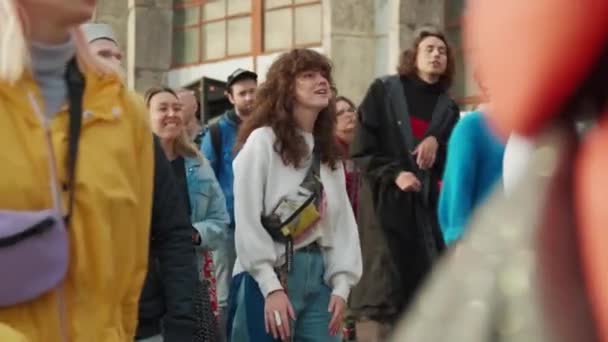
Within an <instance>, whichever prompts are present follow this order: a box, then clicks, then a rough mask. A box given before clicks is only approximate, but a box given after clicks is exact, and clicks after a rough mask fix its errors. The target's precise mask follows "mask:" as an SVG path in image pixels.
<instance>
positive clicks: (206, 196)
mask: <svg viewBox="0 0 608 342" xmlns="http://www.w3.org/2000/svg"><path fill="white" fill-rule="evenodd" d="M185 161H186V162H185V165H186V181H187V183H188V197H189V198H190V207H191V214H190V218H191V220H192V226H193V227H194V228H195V229H196V230H197V231H198V233H199V235H200V236H201V244H200V246H198V250H202V251H213V250H216V249H217V248H218V247H220V246H222V245H223V244H224V243H225V241H226V239H227V238H228V237H227V231H226V227H227V226H228V224H229V223H230V219H229V217H228V212H227V211H226V202H225V201H224V195H223V194H222V190H221V189H220V186H219V184H218V182H217V180H216V179H215V175H214V173H213V170H212V169H211V165H210V164H209V162H208V161H207V160H200V159H197V158H186V160H185ZM199 259H200V258H197V260H199ZM199 266H201V265H199Z"/></svg>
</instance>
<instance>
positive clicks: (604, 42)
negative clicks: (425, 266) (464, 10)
mask: <svg viewBox="0 0 608 342" xmlns="http://www.w3.org/2000/svg"><path fill="white" fill-rule="evenodd" d="M468 10H469V13H468V15H467V18H466V19H467V20H466V21H465V23H466V26H465V28H466V33H467V35H466V38H467V39H468V44H473V45H474V51H475V54H474V58H475V59H476V60H475V64H476V65H479V66H480V67H481V68H483V74H484V77H485V80H486V81H487V83H488V87H489V88H490V89H492V112H491V113H490V117H491V120H492V121H493V122H494V123H495V125H496V126H495V127H496V128H497V129H498V130H499V132H500V133H501V134H503V136H505V135H506V134H508V133H509V132H512V131H516V132H518V133H520V134H521V135H523V136H525V137H527V138H532V139H533V141H534V149H533V152H532V153H531V157H530V159H529V162H528V165H527V167H526V169H525V170H526V171H525V173H524V174H525V177H524V178H523V179H521V180H520V181H518V183H517V184H516V185H515V188H514V189H513V191H512V193H511V194H510V196H509V198H508V199H506V200H504V199H502V198H500V197H501V196H500V194H495V195H494V196H492V198H491V199H490V200H489V201H488V203H487V205H485V206H484V207H483V208H482V209H481V210H480V211H479V213H478V214H477V215H476V218H475V219H474V220H473V223H472V224H471V227H470V233H469V234H468V236H467V237H465V238H464V239H463V240H462V243H461V244H459V245H458V247H457V248H456V249H455V250H454V253H453V254H452V255H451V256H450V257H449V258H448V259H446V260H445V262H444V263H442V264H441V265H440V266H439V267H438V268H437V269H436V273H435V274H434V275H433V277H432V279H431V281H430V283H429V286H428V287H427V288H426V289H424V291H423V293H422V295H421V296H420V297H419V298H418V300H417V303H416V304H415V306H414V307H413V308H412V309H413V310H412V311H411V312H410V313H409V314H408V315H407V316H406V317H405V318H404V321H403V323H402V325H401V326H400V327H399V329H398V331H397V333H396V335H395V336H394V341H399V342H402V341H412V342H427V341H446V340H449V341H463V342H464V341H466V342H478V341H479V342H481V341H492V342H502V341H513V342H515V341H518V342H519V341H535V342H545V341H546V342H549V341H550V342H571V341H590V342H594V341H608V306H607V305H606V303H608V290H607V287H606V284H608V250H607V249H606V248H605V244H606V241H608V232H607V231H606V227H607V226H608V210H606V203H608V192H606V191H602V190H601V189H606V188H608V179H607V178H606V170H608V155H607V154H606V149H608V127H607V124H608V122H607V120H608V116H607V113H606V111H607V110H608V87H606V85H607V84H608V26H606V25H605V18H607V17H608V2H605V1H589V2H585V3H580V2H572V1H568V0H551V1H548V0H547V1H545V0H539V1H535V2H533V3H532V2H530V3H525V4H524V3H523V2H505V1H488V0H480V1H470V2H469V9H468ZM543 18H551V20H542V19H543ZM498 19H499V20H498ZM564 22H568V25H563V23H564ZM505 26H508V27H510V28H512V29H513V30H509V32H508V33H507V32H506V31H504V27H505ZM514 36H515V37H520V38H521V39H516V40H513V39H510V38H511V37H514ZM524 38H525V39H524ZM507 40H508V41H509V44H504V42H505V41H507ZM572 41H584V42H585V44H583V45H579V46H578V47H577V48H576V49H572V48H571V45H570V42H572ZM529 56H534V58H533V59H530V58H528V57H529ZM521 75H526V82H521ZM580 120H583V121H595V120H597V121H598V122H599V124H598V125H597V126H596V127H595V128H592V129H591V130H589V131H585V130H582V131H579V130H577V126H578V125H577V122H578V121H580ZM465 274H466V276H463V275H465ZM438 327H440V328H438Z"/></svg>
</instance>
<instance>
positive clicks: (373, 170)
mask: <svg viewBox="0 0 608 342" xmlns="http://www.w3.org/2000/svg"><path fill="white" fill-rule="evenodd" d="M453 73H454V61H453V58H452V56H451V50H450V46H449V45H448V43H447V41H446V39H445V37H444V35H443V34H442V33H441V32H439V31H438V30H436V29H434V28H430V27H429V28H424V29H421V30H419V32H418V33H417V34H416V36H415V39H414V42H413V45H412V47H411V48H410V49H408V50H406V51H405V52H404V53H403V54H402V56H401V61H400V65H399V67H398V74H397V75H392V76H387V77H382V78H379V79H376V80H374V82H373V83H372V85H371V86H370V88H369V90H368V92H367V94H366V95H365V98H364V100H363V102H362V103H361V106H360V107H359V113H358V129H357V131H356V134H355V138H354V141H353V143H352V145H351V156H352V158H353V160H354V161H355V163H357V165H358V166H359V167H360V169H361V171H362V173H363V177H364V182H366V186H368V187H369V188H370V189H371V193H372V195H371V197H372V202H373V207H374V210H373V211H371V212H372V213H373V214H375V216H376V218H375V219H376V220H377V221H378V225H379V226H380V227H381V229H382V232H383V233H384V236H385V239H384V240H385V241H386V244H387V247H388V248H387V249H388V251H389V255H390V258H391V259H392V262H393V264H394V265H391V266H394V269H395V270H396V272H395V273H396V277H395V279H393V280H392V281H391V286H394V288H392V289H384V291H383V292H384V293H393V294H394V293H397V294H398V295H397V296H393V297H392V298H387V299H386V300H385V301H384V302H385V303H383V304H382V305H386V306H387V307H388V306H390V307H392V310H390V311H396V312H402V311H403V310H405V308H406V306H407V305H408V303H409V302H410V300H411V298H412V297H413V295H414V293H415V291H416V289H417V288H418V286H419V285H420V283H421V281H422V280H423V279H424V277H425V275H426V274H427V273H428V271H429V270H430V268H431V266H432V265H433V262H434V261H435V260H436V259H437V257H438V256H439V255H440V254H441V251H442V250H443V249H444V248H445V245H444V242H443V238H442V236H441V231H440V229H439V225H438V220H437V214H436V213H437V202H438V194H439V186H440V179H441V175H442V173H443V164H444V161H445V155H446V148H447V141H448V138H449V136H450V133H451V131H452V128H453V127H454V125H455V124H456V122H457V120H458V118H459V109H458V106H457V105H456V104H455V102H454V101H453V100H452V99H450V97H449V96H448V94H447V90H448V88H449V86H450V84H451V80H452V76H453ZM362 205H363V204H362ZM368 212H370V211H368ZM361 221H362V222H364V221H365V218H361ZM370 221H372V220H370ZM360 229H365V227H360ZM367 248H372V246H370V247H367ZM367 248H366V242H365V241H362V249H363V256H364V259H365V258H374V257H375V256H374V255H372V254H373V253H370V254H368V253H366V252H365V250H366V249H367ZM364 264H365V265H372V264H377V263H372V262H366V261H365V260H364ZM387 270H388V266H387ZM387 270H380V269H377V268H376V269H374V270H369V269H364V272H363V274H364V279H363V280H362V281H361V283H360V284H359V286H365V285H364V284H365V283H366V282H373V281H374V279H376V277H378V276H381V274H379V272H384V273H387V272H385V271H387ZM377 292H378V296H382V293H381V292H382V291H377ZM353 302H355V303H356V302H357V299H356V298H353ZM378 302H381V301H378ZM395 318H396V317H393V318H392V319H395ZM371 319H372V320H374V318H373V317H372V318H371ZM381 323H385V322H381Z"/></svg>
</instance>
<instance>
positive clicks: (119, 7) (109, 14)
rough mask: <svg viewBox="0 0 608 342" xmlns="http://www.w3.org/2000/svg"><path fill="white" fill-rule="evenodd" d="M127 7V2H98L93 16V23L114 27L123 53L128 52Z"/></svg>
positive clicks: (105, 0)
mask: <svg viewBox="0 0 608 342" xmlns="http://www.w3.org/2000/svg"><path fill="white" fill-rule="evenodd" d="M127 7H128V2H127V1H111V0H104V1H98V2H97V9H96V10H95V15H94V16H93V21H95V22H100V23H105V24H108V25H110V26H112V28H113V29H114V34H115V35H116V38H117V39H118V44H119V45H120V48H121V50H122V51H127Z"/></svg>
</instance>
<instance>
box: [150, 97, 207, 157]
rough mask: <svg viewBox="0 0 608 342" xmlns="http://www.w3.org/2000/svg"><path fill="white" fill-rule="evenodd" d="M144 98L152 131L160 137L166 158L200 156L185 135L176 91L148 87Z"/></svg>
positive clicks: (180, 104)
mask: <svg viewBox="0 0 608 342" xmlns="http://www.w3.org/2000/svg"><path fill="white" fill-rule="evenodd" d="M144 98H145V101H146V106H147V107H148V110H149V113H150V121H151V126H152V131H153V132H154V133H155V134H156V135H158V137H159V138H160V142H161V145H162V146H163V150H164V151H165V154H166V155H167V158H168V159H169V160H173V159H175V158H177V157H178V156H180V155H184V156H188V157H192V158H198V157H200V153H199V152H198V150H197V149H196V148H195V147H194V145H193V144H192V142H191V141H190V138H189V137H188V135H187V132H186V129H185V126H184V116H183V112H182V103H181V102H180V100H179V97H178V96H177V93H176V92H175V91H174V90H173V89H171V88H168V87H157V88H151V89H149V90H148V91H147V92H146V94H145V96H144Z"/></svg>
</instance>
